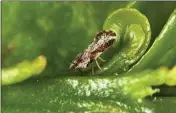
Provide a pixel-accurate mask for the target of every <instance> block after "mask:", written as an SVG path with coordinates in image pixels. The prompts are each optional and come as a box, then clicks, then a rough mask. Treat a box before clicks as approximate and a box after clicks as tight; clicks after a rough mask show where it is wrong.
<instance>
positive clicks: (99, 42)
mask: <svg viewBox="0 0 176 113" xmlns="http://www.w3.org/2000/svg"><path fill="white" fill-rule="evenodd" d="M115 40H116V34H115V32H113V31H111V30H103V31H101V32H99V33H98V34H97V35H96V37H95V38H94V39H93V41H92V43H91V44H90V45H89V46H88V47H87V49H85V50H84V51H83V52H81V53H80V54H78V55H77V56H76V58H75V59H74V60H73V61H72V63H71V65H70V67H69V69H85V68H87V67H89V65H90V64H91V63H92V62H93V61H95V62H96V64H97V66H98V68H100V69H101V67H100V66H99V64H98V62H97V58H100V57H99V56H100V55H101V54H102V53H103V52H104V51H106V50H107V49H108V48H110V47H111V46H112V45H113V44H114V42H115ZM100 59H101V58H100Z"/></svg>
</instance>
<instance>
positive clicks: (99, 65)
mask: <svg viewBox="0 0 176 113" xmlns="http://www.w3.org/2000/svg"><path fill="white" fill-rule="evenodd" d="M95 62H96V64H97V66H98V68H99V69H101V67H100V65H99V64H98V61H97V60H96V59H95Z"/></svg>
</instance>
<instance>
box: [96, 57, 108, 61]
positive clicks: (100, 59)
mask: <svg viewBox="0 0 176 113" xmlns="http://www.w3.org/2000/svg"><path fill="white" fill-rule="evenodd" d="M98 59H100V60H101V61H102V62H106V60H104V59H102V58H101V57H98Z"/></svg>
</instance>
